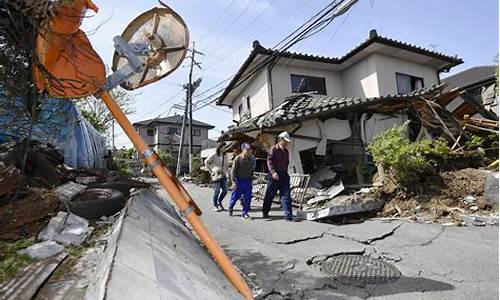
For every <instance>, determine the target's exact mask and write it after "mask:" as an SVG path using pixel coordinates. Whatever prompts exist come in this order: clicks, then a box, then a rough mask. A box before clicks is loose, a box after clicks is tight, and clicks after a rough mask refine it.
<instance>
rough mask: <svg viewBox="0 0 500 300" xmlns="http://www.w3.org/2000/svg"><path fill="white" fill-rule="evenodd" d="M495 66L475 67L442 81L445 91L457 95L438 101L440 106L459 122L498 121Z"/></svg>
mask: <svg viewBox="0 0 500 300" xmlns="http://www.w3.org/2000/svg"><path fill="white" fill-rule="evenodd" d="M497 69H498V67H497V66H477V67H472V68H469V69H467V70H464V71H462V72H459V73H456V74H454V75H452V76H449V77H446V78H444V79H443V82H444V83H446V87H445V88H444V90H445V91H451V90H453V89H457V90H458V91H459V94H458V95H456V96H454V95H452V96H451V97H443V98H442V99H440V100H441V101H440V103H439V104H441V105H442V106H444V107H446V109H447V110H449V111H450V112H452V113H453V114H454V115H455V117H457V118H458V119H459V120H463V119H464V116H466V115H468V116H469V117H472V118H480V119H488V120H496V121H498V97H497V93H496V89H497V74H496V73H497Z"/></svg>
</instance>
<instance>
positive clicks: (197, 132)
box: [193, 129, 201, 136]
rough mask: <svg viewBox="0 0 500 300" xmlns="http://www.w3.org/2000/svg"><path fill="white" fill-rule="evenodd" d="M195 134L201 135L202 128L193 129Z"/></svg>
mask: <svg viewBox="0 0 500 300" xmlns="http://www.w3.org/2000/svg"><path fill="white" fill-rule="evenodd" d="M193 136H201V130H200V129H193Z"/></svg>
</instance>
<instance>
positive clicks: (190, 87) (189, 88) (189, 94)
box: [184, 42, 204, 173]
mask: <svg viewBox="0 0 500 300" xmlns="http://www.w3.org/2000/svg"><path fill="white" fill-rule="evenodd" d="M188 51H189V52H191V55H190V56H189V58H190V59H191V62H190V66H189V81H188V83H187V84H185V85H184V87H185V88H186V107H187V111H188V114H189V173H191V172H192V171H193V94H194V91H195V90H196V89H197V88H198V87H199V86H200V84H201V78H198V79H197V80H196V81H195V82H194V83H193V67H194V66H197V67H198V68H199V69H201V63H199V62H197V61H196V60H195V56H196V54H199V55H204V54H203V53H201V52H199V51H197V50H196V48H195V43H194V42H193V46H192V48H191V49H188Z"/></svg>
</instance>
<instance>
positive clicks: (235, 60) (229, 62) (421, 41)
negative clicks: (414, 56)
mask: <svg viewBox="0 0 500 300" xmlns="http://www.w3.org/2000/svg"><path fill="white" fill-rule="evenodd" d="M94 1H95V3H96V4H97V5H98V6H99V9H100V10H99V13H98V14H97V15H91V17H89V18H86V19H85V20H84V23H83V26H82V28H83V29H84V30H85V31H86V32H88V34H89V38H90V40H91V42H92V44H93V46H94V48H95V49H96V50H97V52H98V53H99V54H100V55H101V57H102V59H103V60H104V62H105V63H107V64H111V58H112V54H113V43H112V38H113V36H115V35H119V34H121V33H122V31H123V30H124V28H125V27H126V26H127V24H128V23H129V22H130V21H132V20H133V19H134V18H135V16H137V15H139V14H140V13H142V12H143V11H146V10H149V9H150V8H152V7H154V6H156V5H157V2H156V1H150V0H142V1H132V0H106V1H103V0H94ZM164 2H166V3H167V4H168V5H169V6H170V7H171V8H173V9H174V10H175V11H177V12H178V13H179V14H180V15H181V16H182V18H183V19H184V21H185V22H186V24H187V25H188V28H189V31H190V38H191V41H195V42H196V46H197V48H199V49H200V50H201V51H203V52H204V53H205V56H202V57H200V58H199V61H200V62H201V63H202V67H203V69H202V70H201V71H199V70H197V71H196V74H195V77H194V78H198V77H202V78H203V82H202V84H201V86H200V88H199V89H198V91H197V92H203V91H204V90H206V89H208V88H210V87H212V86H213V85H215V84H217V83H219V82H220V81H221V80H224V79H226V78H228V77H229V76H231V75H232V74H234V73H235V72H236V71H237V69H238V68H239V66H240V65H241V64H242V62H243V61H244V60H245V58H246V57H247V56H248V54H249V52H250V50H251V45H252V41H253V40H259V41H260V42H261V44H262V45H263V46H267V47H271V46H273V45H274V44H275V43H276V42H278V41H279V40H281V39H282V38H283V37H285V36H286V35H287V34H288V33H290V32H291V31H292V30H293V29H295V28H296V27H298V26H300V25H301V24H302V23H303V22H304V21H305V20H307V19H308V18H309V17H310V16H312V15H313V14H315V13H316V12H317V11H319V10H320V9H321V8H322V7H324V6H325V5H326V4H327V3H329V2H330V0H235V1H232V0H164ZM370 29H376V30H377V32H378V33H379V34H380V35H383V36H386V37H389V38H394V39H398V40H402V41H405V42H409V43H412V44H416V45H419V46H422V47H426V48H430V49H432V48H435V50H436V51H439V52H442V53H445V54H448V55H455V54H456V55H458V56H459V57H460V58H462V59H463V60H464V61H465V63H464V64H462V65H460V66H458V67H455V68H453V69H452V71H451V72H450V74H453V73H455V72H458V71H461V70H463V69H466V68H469V67H472V66H477V65H488V64H492V63H493V60H494V58H495V56H496V55H497V54H498V1H497V0H480V1H470V0H404V1H402V0H359V2H358V3H357V4H356V5H355V6H354V7H353V8H352V9H351V10H350V11H349V12H348V13H346V14H345V15H344V16H342V17H341V18H339V19H337V20H336V21H334V22H333V23H332V24H331V25H330V26H329V27H327V28H326V29H325V30H324V31H322V32H321V33H320V34H317V35H315V36H314V37H311V38H309V39H307V40H305V41H303V42H301V43H299V44H298V45H296V46H294V48H292V51H298V52H304V53H309V54H314V55H324V56H341V55H343V54H345V53H346V52H348V51H349V50H350V49H352V48H353V47H355V46H356V45H358V44H359V43H361V42H362V41H364V40H365V39H366V38H367V37H368V33H369V31H370ZM187 76H188V68H187V67H180V68H179V69H177V71H175V72H174V73H173V74H171V75H170V76H168V77H166V78H165V79H163V80H162V81H159V82H156V83H153V84H150V85H148V86H146V87H143V88H141V89H139V90H137V92H138V93H140V94H138V95H137V96H136V98H137V103H136V110H137V112H136V113H135V114H133V115H131V116H130V119H131V120H132V122H135V121H139V120H143V119H149V118H154V117H157V116H159V115H161V116H167V114H168V113H169V112H170V113H171V114H173V113H175V112H177V113H181V112H180V111H178V110H177V111H176V110H172V109H170V107H171V106H172V104H174V103H181V102H182V101H183V96H184V92H182V91H181V89H182V88H181V85H182V84H183V83H184V82H186V80H187ZM167 100H168V101H167ZM194 118H195V119H198V120H200V121H204V122H207V123H211V124H213V125H214V126H216V129H215V130H212V132H211V134H210V136H211V137H216V136H217V135H218V134H219V133H220V130H223V129H225V128H227V126H228V125H230V124H231V113H230V112H229V110H228V109H225V108H222V107H217V108H214V107H211V106H209V107H206V108H204V109H202V110H200V111H196V112H195V113H194ZM116 134H117V136H116V144H117V146H119V147H121V146H122V145H126V146H130V143H129V142H128V140H127V138H126V136H125V135H124V134H123V133H122V131H121V129H117V133H116Z"/></svg>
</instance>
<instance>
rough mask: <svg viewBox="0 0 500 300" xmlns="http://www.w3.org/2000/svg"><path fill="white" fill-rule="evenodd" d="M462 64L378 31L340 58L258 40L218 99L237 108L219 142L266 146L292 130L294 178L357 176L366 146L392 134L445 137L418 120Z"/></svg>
mask: <svg viewBox="0 0 500 300" xmlns="http://www.w3.org/2000/svg"><path fill="white" fill-rule="evenodd" d="M461 63H462V60H461V59H459V58H457V57H456V56H449V55H445V54H441V53H437V52H435V51H431V50H427V49H423V48H421V47H418V46H415V45H410V44H408V43H404V42H401V41H396V40H392V39H389V38H386V37H382V36H379V35H378V34H377V32H376V31H375V30H372V31H370V34H369V37H368V39H367V40H365V41H364V42H363V43H361V44H360V45H358V46H356V47H355V48H354V49H352V50H351V51H350V52H349V53H347V54H345V55H344V56H342V57H340V58H329V57H322V56H321V57H320V56H312V55H307V54H302V53H293V52H276V51H274V50H272V49H266V48H264V47H262V46H261V45H260V44H259V42H257V41H256V42H254V44H253V49H252V51H251V53H250V55H249V57H248V58H247V59H246V61H245V62H244V63H243V65H242V66H241V67H240V69H239V70H238V72H237V74H236V75H235V76H234V77H233V79H232V81H231V82H230V83H229V85H228V86H227V88H226V89H225V91H224V92H223V94H222V95H221V97H220V98H219V101H218V104H219V105H225V106H229V107H231V108H232V111H233V121H234V122H235V124H236V125H234V126H231V127H230V128H229V131H228V132H227V133H226V134H225V135H224V136H223V137H221V139H222V140H238V139H239V140H244V139H246V138H248V137H251V138H254V139H255V140H256V141H257V142H258V143H261V144H263V145H265V146H264V148H265V147H267V146H269V145H271V144H272V143H273V142H274V137H275V136H276V135H277V133H279V131H280V130H288V131H289V132H291V134H292V137H293V138H294V139H293V142H292V143H291V145H290V149H291V151H290V152H291V160H290V161H291V163H290V172H292V173H311V172H312V171H314V170H317V169H318V168H319V167H321V165H323V164H330V165H331V166H334V168H335V171H336V172H345V173H346V174H347V173H349V174H350V175H349V176H353V174H354V172H352V171H353V170H356V169H357V168H358V167H359V166H360V165H363V164H365V163H366V161H367V159H368V157H367V155H366V151H365V147H366V144H368V143H369V142H371V140H372V139H373V137H375V136H376V135H377V134H379V133H380V132H382V131H383V130H385V129H387V128H390V127H392V126H394V125H399V124H402V123H403V122H405V121H406V120H408V119H410V120H412V123H410V126H409V132H408V135H409V136H410V137H411V138H414V139H415V138H417V137H418V138H427V137H432V136H434V135H438V134H439V135H440V134H442V132H438V131H439V130H435V129H437V128H440V127H442V126H441V125H438V126H434V127H433V126H427V127H426V128H424V126H422V122H420V121H419V120H420V119H421V118H422V117H423V115H425V117H428V116H430V115H429V111H430V114H433V113H434V111H436V109H437V108H433V109H431V108H430V107H429V104H428V103H427V102H428V101H427V100H430V99H432V98H433V97H435V95H436V94H438V93H440V91H441V89H442V88H443V85H441V84H440V83H441V82H440V73H442V72H445V71H448V70H449V69H450V68H452V67H454V66H456V65H458V64H461ZM425 99H427V100H425ZM410 104H412V105H413V104H415V105H416V106H414V107H410V106H411V105H410ZM417 106H418V107H417ZM441 109H442V108H441ZM442 110H443V109H442ZM417 111H418V112H417ZM424 111H425V113H423V112H424ZM440 113H442V112H441V110H440ZM450 115H451V114H450ZM442 117H443V118H445V119H447V120H449V121H450V123H454V119H453V117H451V118H449V116H442ZM429 122H432V120H429ZM429 122H427V123H426V125H429V124H430V123H429ZM452 125H454V124H452ZM448 133H450V130H448ZM263 156H264V157H265V152H264V153H263ZM354 177H356V176H355V175H354ZM343 180H344V179H343ZM346 181H351V182H356V181H359V180H357V179H356V178H350V179H346Z"/></svg>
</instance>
